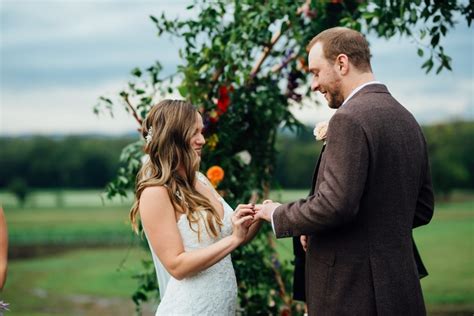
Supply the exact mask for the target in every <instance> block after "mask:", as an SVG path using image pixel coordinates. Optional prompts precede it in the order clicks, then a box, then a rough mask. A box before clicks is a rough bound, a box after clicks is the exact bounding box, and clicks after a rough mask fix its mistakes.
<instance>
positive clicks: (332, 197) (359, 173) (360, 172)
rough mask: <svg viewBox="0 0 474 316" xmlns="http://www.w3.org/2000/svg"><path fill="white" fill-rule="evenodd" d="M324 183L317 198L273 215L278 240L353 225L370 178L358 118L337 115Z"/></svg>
mask: <svg viewBox="0 0 474 316" xmlns="http://www.w3.org/2000/svg"><path fill="white" fill-rule="evenodd" d="M324 155H325V161H326V162H325V164H324V166H323V168H324V170H321V171H320V173H319V175H318V177H319V176H320V175H321V172H322V181H321V183H320V185H319V187H318V190H317V192H315V194H314V195H311V196H309V197H308V198H306V199H301V200H298V201H296V202H292V203H288V204H283V205H281V206H279V207H278V208H276V210H275V211H274V213H273V224H274V227H275V234H276V236H277V237H278V238H281V237H289V236H299V235H312V234H317V233H321V232H324V231H326V230H330V229H332V228H334V227H337V226H340V225H344V224H345V223H347V222H350V221H352V220H353V219H354V218H355V216H356V215H357V213H358V210H359V202H360V199H361V196H362V194H363V192H364V187H365V183H366V179H367V174H368V166H369V149H368V143H367V137H366V134H365V132H364V130H363V128H362V126H361V125H360V124H359V122H357V121H356V120H355V119H354V118H352V117H351V116H349V115H348V114H345V113H337V112H336V114H334V116H333V117H332V119H331V121H330V123H329V129H328V138H327V144H326V149H325V153H324Z"/></svg>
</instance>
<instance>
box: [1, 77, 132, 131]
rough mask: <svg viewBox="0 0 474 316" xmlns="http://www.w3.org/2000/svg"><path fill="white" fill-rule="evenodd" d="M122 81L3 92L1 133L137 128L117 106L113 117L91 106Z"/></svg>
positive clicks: (114, 91) (114, 92) (114, 93)
mask: <svg viewBox="0 0 474 316" xmlns="http://www.w3.org/2000/svg"><path fill="white" fill-rule="evenodd" d="M124 84H125V83H124V82H109V83H106V84H102V85H99V86H97V87H85V88H82V89H77V88H74V87H51V88H50V89H41V90H39V89H38V90H35V91H29V92H28V93H24V94H22V93H17V92H16V91H2V96H1V105H2V106H1V116H0V118H1V119H0V135H21V134H26V133H37V134H53V133H65V134H71V133H72V134H75V133H96V132H99V133H105V134H120V133H125V132H130V131H133V130H135V129H136V128H137V127H138V123H136V122H135V121H134V120H133V118H132V117H131V116H130V115H128V114H127V113H126V112H125V110H124V109H123V108H122V107H120V106H118V107H116V108H115V111H114V116H115V118H114V119H112V118H110V116H109V115H103V116H100V117H97V116H96V115H94V114H93V112H92V109H93V106H94V105H95V104H96V103H97V100H98V97H99V96H101V95H109V94H112V95H116V93H117V91H118V89H119V88H121V87H123V86H124Z"/></svg>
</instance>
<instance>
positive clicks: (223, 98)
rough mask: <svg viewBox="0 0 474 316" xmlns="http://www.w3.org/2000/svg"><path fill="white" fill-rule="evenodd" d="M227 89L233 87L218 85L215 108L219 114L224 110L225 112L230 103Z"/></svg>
mask: <svg viewBox="0 0 474 316" xmlns="http://www.w3.org/2000/svg"><path fill="white" fill-rule="evenodd" d="M229 90H230V91H231V92H232V91H234V87H232V86H229V89H227V87H226V86H220V87H219V99H217V109H218V112H219V115H222V114H224V113H225V112H227V109H228V108H229V105H230V96H229Z"/></svg>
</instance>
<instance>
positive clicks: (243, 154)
mask: <svg viewBox="0 0 474 316" xmlns="http://www.w3.org/2000/svg"><path fill="white" fill-rule="evenodd" d="M235 156H236V157H237V158H239V159H240V160H241V161H242V162H243V163H244V165H248V164H249V163H250V161H252V156H251V155H250V153H249V152H248V151H247V150H243V151H240V152H238V153H236V154H235Z"/></svg>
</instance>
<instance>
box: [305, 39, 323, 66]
mask: <svg viewBox="0 0 474 316" xmlns="http://www.w3.org/2000/svg"><path fill="white" fill-rule="evenodd" d="M325 61H326V58H325V57H324V51H323V44H322V43H321V42H316V43H315V44H314V45H313V47H311V49H310V51H309V54H308V66H309V67H310V68H311V64H315V65H318V64H322V63H324V62H325Z"/></svg>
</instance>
